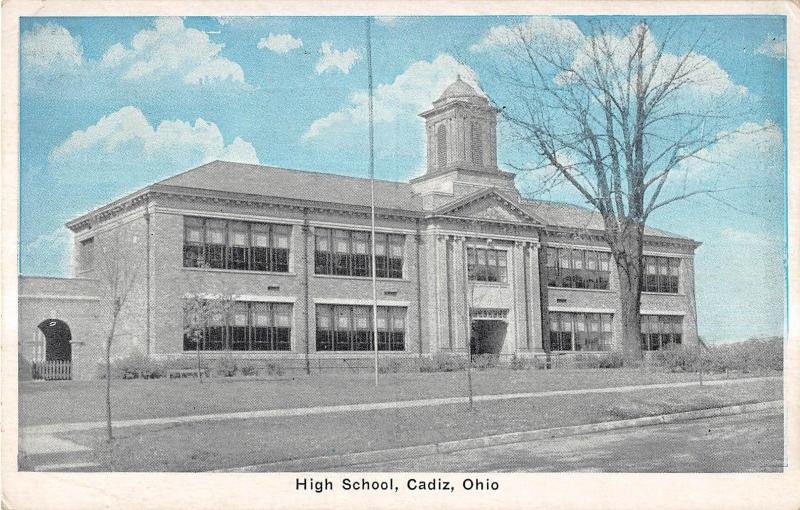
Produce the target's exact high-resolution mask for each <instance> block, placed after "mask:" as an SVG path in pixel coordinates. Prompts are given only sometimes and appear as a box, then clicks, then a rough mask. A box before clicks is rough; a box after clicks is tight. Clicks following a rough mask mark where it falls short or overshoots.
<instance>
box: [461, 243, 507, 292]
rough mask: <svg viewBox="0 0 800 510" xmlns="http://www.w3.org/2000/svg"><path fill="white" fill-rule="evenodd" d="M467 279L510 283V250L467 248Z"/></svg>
mask: <svg viewBox="0 0 800 510" xmlns="http://www.w3.org/2000/svg"><path fill="white" fill-rule="evenodd" d="M467 279H468V280H469V281H472V282H488V283H508V250H504V249H499V248H485V247H480V246H467Z"/></svg>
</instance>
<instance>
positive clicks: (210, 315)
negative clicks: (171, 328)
mask: <svg viewBox="0 0 800 510" xmlns="http://www.w3.org/2000/svg"><path fill="white" fill-rule="evenodd" d="M232 309H233V298H232V297H229V296H220V297H200V296H190V297H187V298H185V299H184V300H183V316H184V327H183V334H184V335H185V336H188V337H189V338H191V339H192V341H193V342H194V344H195V348H196V350H197V380H198V381H200V383H201V384H202V382H203V380H202V370H203V368H202V359H201V354H200V353H201V351H202V350H203V349H204V348H205V342H206V330H207V328H208V325H209V323H210V322H211V321H212V320H214V319H215V318H217V317H220V318H221V319H222V322H223V324H226V323H227V322H228V318H229V317H230V314H231V311H232Z"/></svg>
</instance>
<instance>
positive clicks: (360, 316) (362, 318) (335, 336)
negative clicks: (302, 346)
mask: <svg viewBox="0 0 800 510" xmlns="http://www.w3.org/2000/svg"><path fill="white" fill-rule="evenodd" d="M405 321H406V309H405V307H399V306H379V307H378V323H377V324H378V350H379V351H403V350H405ZM372 333H373V327H372V307H371V306H356V305H353V306H351V305H317V350H318V351H371V350H373V349H374V348H375V347H374V344H373V343H372Z"/></svg>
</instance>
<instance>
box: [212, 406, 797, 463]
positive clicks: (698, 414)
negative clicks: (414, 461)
mask: <svg viewBox="0 0 800 510" xmlns="http://www.w3.org/2000/svg"><path fill="white" fill-rule="evenodd" d="M782 408H783V401H782V400H772V401H769V402H757V403H753V404H739V405H733V406H726V407H714V408H710V409H699V410H695V411H684V412H680V413H671V414H660V415H656V416H643V417H640V418H631V419H627V420H616V421H606V422H599V423H589V424H585V425H572V426H567V427H555V428H549V429H539V430H527V431H523V432H510V433H506V434H497V435H493V436H484V437H476V438H470V439H458V440H455V441H446V442H443V443H432V444H424V445H418V446H406V447H402V448H392V449H387V450H374V451H367V452H356V453H345V454H341V455H333V456H322V457H309V458H301V459H290V460H283V461H277V462H267V463H264V464H256V465H252V466H244V467H238V468H229V469H217V470H213V471H211V472H212V473H253V472H271V471H290V472H291V471H324V470H326V469H330V468H337V467H342V466H348V465H357V464H372V463H377V462H387V461H393V460H402V459H408V458H415V457H425V456H428V455H436V454H442V453H452V452H456V451H459V450H473V449H478V448H486V447H489V446H500V445H505V444H511V443H521V442H526V441H537V440H542V439H551V438H556V437H567V436H577V435H581V434H592V433H596V432H605V431H609V430H618V429H625V428H633V427H647V426H650V425H661V424H667V423H678V422H683V421H691V420H698V419H702V418H715V417H719V416H732V415H736V414H745V413H752V412H757V411H764V410H772V409H782Z"/></svg>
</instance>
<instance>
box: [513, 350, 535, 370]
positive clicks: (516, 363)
mask: <svg viewBox="0 0 800 510" xmlns="http://www.w3.org/2000/svg"><path fill="white" fill-rule="evenodd" d="M509 366H510V367H511V370H527V369H528V368H530V367H531V360H530V359H528V358H523V357H522V356H517V353H514V354H513V355H512V356H511V362H510V364H509Z"/></svg>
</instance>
